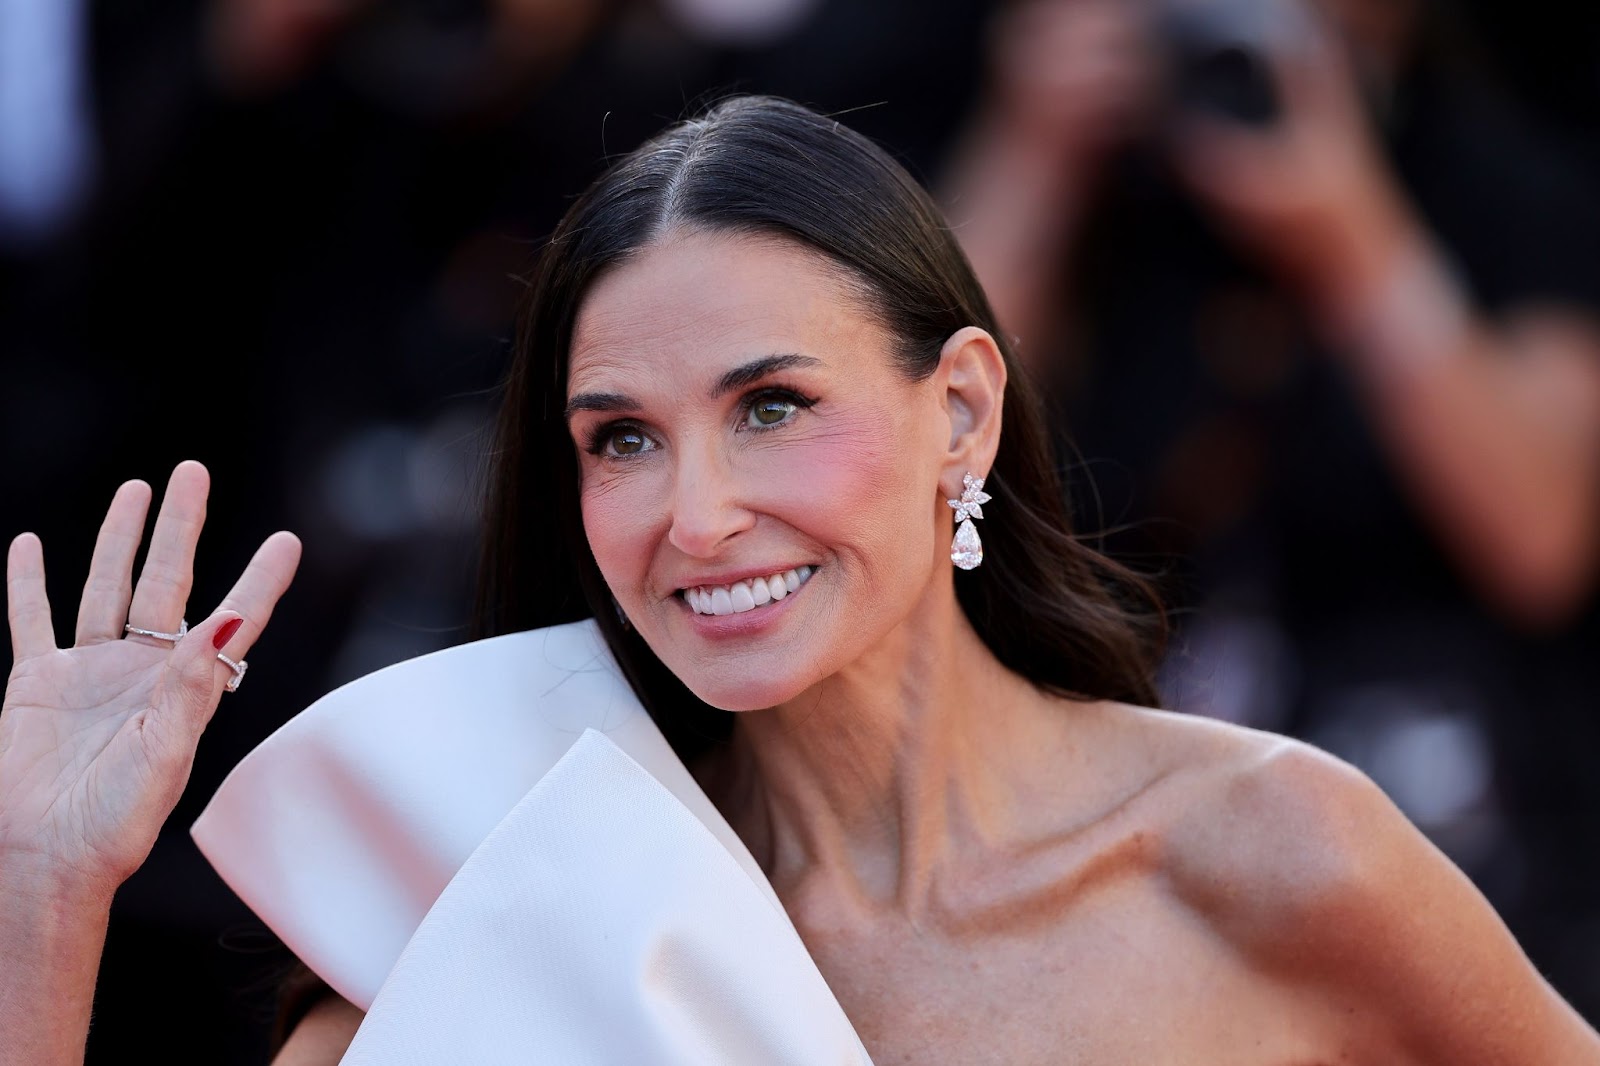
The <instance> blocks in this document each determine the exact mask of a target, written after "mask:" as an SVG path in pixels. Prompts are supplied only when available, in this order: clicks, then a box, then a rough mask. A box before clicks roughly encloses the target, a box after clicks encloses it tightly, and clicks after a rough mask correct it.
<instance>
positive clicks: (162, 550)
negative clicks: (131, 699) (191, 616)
mask: <svg viewBox="0 0 1600 1066" xmlns="http://www.w3.org/2000/svg"><path fill="white" fill-rule="evenodd" d="M210 487H211V475H210V474H208V473H207V472H206V468H205V467H203V466H201V465H200V464H199V463H197V462H195V461H194V460H192V459H190V460H186V461H184V462H182V463H179V464H178V466H177V468H176V469H175V470H173V471H172V478H171V480H169V481H168V482H167V492H166V495H165V496H164V497H162V500H161V512H160V513H159V514H158V515H156V528H155V532H154V533H152V534H151V537H150V553H149V554H148V555H146V556H145V560H144V569H143V570H142V571H140V573H139V584H138V585H137V586H136V587H135V588H134V590H133V604H132V606H131V607H130V608H129V610H128V621H129V622H130V623H132V624H133V625H136V626H139V627H141V628H143V629H155V630H159V631H161V632H163V633H170V632H172V631H174V630H176V629H177V628H178V623H179V622H180V621H181V620H182V618H183V609H184V606H185V605H186V604H187V603H188V602H189V589H190V586H191V584H192V582H193V580H194V548H195V545H196V544H197V543H198V542H199V540H200V527H201V526H203V525H205V521H206V494H207V493H208V492H209V491H210Z"/></svg>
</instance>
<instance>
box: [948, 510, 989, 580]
mask: <svg viewBox="0 0 1600 1066" xmlns="http://www.w3.org/2000/svg"><path fill="white" fill-rule="evenodd" d="M950 561H951V562H952V563H955V564H956V565H957V566H959V567H961V569H963V570H972V569H974V568H976V567H977V565H978V564H979V563H981V562H983V541H981V540H979V539H978V527H977V526H975V525H973V524H972V519H970V518H967V519H964V520H962V523H961V528H959V529H957V530H956V539H955V541H954V543H952V544H951V545H950Z"/></svg>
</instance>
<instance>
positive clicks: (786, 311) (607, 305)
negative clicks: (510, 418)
mask: <svg viewBox="0 0 1600 1066" xmlns="http://www.w3.org/2000/svg"><path fill="white" fill-rule="evenodd" d="M840 273H841V271H840V268H838V267H836V266H834V265H833V264H831V263H829V262H828V261H827V260H825V259H824V258H823V257H822V256H820V255H818V254H816V253H813V252H810V251H808V250H806V249H804V248H802V247H800V246H798V245H796V244H794V243H792V242H788V241H783V240H781V239H775V238H767V237H751V236H745V235H730V234H706V233H692V234H687V235H683V236H676V237H669V238H667V239H665V240H663V241H661V242H659V243H657V244H654V245H651V246H650V247H649V248H647V249H645V250H644V251H643V252H641V253H640V254H639V255H637V256H635V257H633V258H632V259H629V260H627V261H626V262H624V263H622V264H620V265H618V266H617V267H615V268H613V269H612V270H610V271H608V272H607V273H606V274H604V275H603V276H602V277H601V278H600V279H599V280H598V281H596V282H595V284H594V286H593V287H592V288H591V289H590V291H589V293H588V294H587V295H586V296H585V298H584V300H583V303H582V305H581V306H580V307H579V310H578V316H577V321H576V322H575V324H574V329H573V336H572V349H571V356H570V359H569V366H568V380H569V382H570V386H569V388H570V390H571V391H579V390H583V389H588V388H592V387H595V386H596V383H597V380H598V379H608V378H611V377H613V376H614V375H617V374H641V375H650V376H655V375H658V374H667V375H672V376H679V375H692V376H694V377H701V376H705V377H715V376H717V375H720V374H722V373H724V372H725V371H726V370H727V369H729V368H731V367H733V366H735V365H738V364H742V363H744V362H747V361H748V360H750V359H752V358H755V357H758V356H762V355H767V354H771V353H789V352H796V353H802V354H807V355H810V356H813V357H815V358H817V359H820V360H821V361H823V362H824V363H828V362H831V360H829V359H828V353H829V352H830V351H837V350H839V349H840V348H841V347H842V346H848V347H850V348H859V347H860V345H861V344H863V343H865V342H867V341H868V340H869V339H870V340H873V341H881V336H882V333H883V330H882V327H881V326H880V324H879V323H878V322H877V320H876V316H874V315H872V314H870V313H868V312H867V311H866V310H865V308H864V307H863V306H862V305H863V301H862V300H861V299H860V298H859V296H857V295H855V294H853V293H852V291H851V290H850V288H849V287H848V286H847V285H846V284H845V283H844V281H843V279H842V278H841V276H840ZM590 379H595V380H590ZM684 384H689V382H687V381H686V382H684Z"/></svg>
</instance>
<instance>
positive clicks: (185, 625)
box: [122, 618, 189, 644]
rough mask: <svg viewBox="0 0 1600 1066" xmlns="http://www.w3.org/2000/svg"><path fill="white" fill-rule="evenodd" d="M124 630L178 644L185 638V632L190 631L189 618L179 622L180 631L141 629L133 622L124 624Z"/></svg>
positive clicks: (124, 631)
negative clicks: (160, 631) (166, 631)
mask: <svg viewBox="0 0 1600 1066" xmlns="http://www.w3.org/2000/svg"><path fill="white" fill-rule="evenodd" d="M122 632H123V633H124V634H127V633H137V634H139V636H141V637H155V638H156V639H157V640H168V641H171V642H172V643H174V644H176V643H178V641H180V640H182V639H183V635H184V634H185V633H187V632H189V620H188V619H187V618H185V619H183V620H182V621H181V622H180V623H179V624H178V631H177V632H176V633H158V632H157V631H156V630H154V629H140V628H139V627H138V626H136V625H132V624H129V625H125V626H123V627H122Z"/></svg>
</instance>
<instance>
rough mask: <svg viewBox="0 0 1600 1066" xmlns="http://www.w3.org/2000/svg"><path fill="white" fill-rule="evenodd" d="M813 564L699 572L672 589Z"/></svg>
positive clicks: (732, 581)
mask: <svg viewBox="0 0 1600 1066" xmlns="http://www.w3.org/2000/svg"><path fill="white" fill-rule="evenodd" d="M815 565H816V564H814V563H790V564H789V565H787V566H778V567H769V568H767V569H764V570H763V569H760V568H756V567H744V568H741V569H739V570H724V571H723V572H721V573H719V574H700V575H696V576H695V577H692V578H689V579H687V580H685V581H683V582H681V583H679V584H678V585H676V586H674V591H676V592H682V591H683V590H684V589H692V588H699V587H701V586H702V585H705V586H710V587H712V588H715V587H716V586H718V585H737V584H738V583H739V582H741V581H750V580H753V579H755V578H758V577H771V576H772V575H773V574H782V573H786V572H788V571H790V570H798V569H800V568H801V567H802V566H810V567H812V568H813V569H815Z"/></svg>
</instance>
